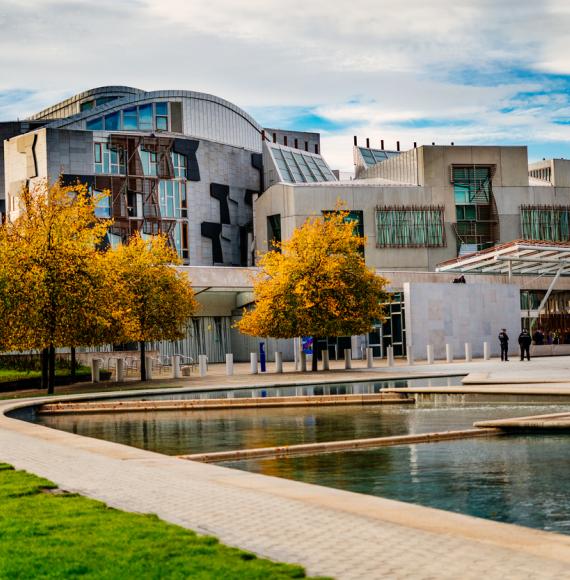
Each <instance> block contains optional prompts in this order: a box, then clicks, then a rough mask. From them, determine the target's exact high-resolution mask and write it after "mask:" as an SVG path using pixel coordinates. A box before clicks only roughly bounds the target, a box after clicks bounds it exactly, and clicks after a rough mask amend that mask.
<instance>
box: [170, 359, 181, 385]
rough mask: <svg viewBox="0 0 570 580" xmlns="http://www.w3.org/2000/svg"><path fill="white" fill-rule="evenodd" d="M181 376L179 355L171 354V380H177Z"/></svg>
mask: <svg viewBox="0 0 570 580" xmlns="http://www.w3.org/2000/svg"><path fill="white" fill-rule="evenodd" d="M180 376H181V373H180V355H179V354H173V355H172V378H173V379H179V378H180Z"/></svg>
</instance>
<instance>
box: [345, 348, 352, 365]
mask: <svg viewBox="0 0 570 580" xmlns="http://www.w3.org/2000/svg"><path fill="white" fill-rule="evenodd" d="M344 368H345V370H349V369H351V368H352V349H350V348H345V349H344Z"/></svg>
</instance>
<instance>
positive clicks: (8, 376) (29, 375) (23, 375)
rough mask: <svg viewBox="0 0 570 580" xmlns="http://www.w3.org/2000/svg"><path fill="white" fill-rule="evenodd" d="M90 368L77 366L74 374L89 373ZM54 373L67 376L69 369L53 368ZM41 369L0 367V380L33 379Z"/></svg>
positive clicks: (39, 374) (39, 373)
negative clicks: (23, 369)
mask: <svg viewBox="0 0 570 580" xmlns="http://www.w3.org/2000/svg"><path fill="white" fill-rule="evenodd" d="M90 372H91V369H90V368H89V367H84V366H80V367H78V369H77V371H76V374H78V375H79V374H89V373H90ZM55 374H56V375H57V376H58V377H67V376H69V374H70V372H69V369H58V368H56V369H55ZM41 375H42V372H41V371H32V370H29V371H21V370H16V369H2V368H0V382H6V381H17V380H18V379H33V378H37V377H41Z"/></svg>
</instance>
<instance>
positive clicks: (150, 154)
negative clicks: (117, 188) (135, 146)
mask: <svg viewBox="0 0 570 580" xmlns="http://www.w3.org/2000/svg"><path fill="white" fill-rule="evenodd" d="M139 154H140V158H141V163H142V168H143V173H144V175H149V176H156V175H158V164H157V155H156V153H155V152H154V151H147V150H146V149H139Z"/></svg>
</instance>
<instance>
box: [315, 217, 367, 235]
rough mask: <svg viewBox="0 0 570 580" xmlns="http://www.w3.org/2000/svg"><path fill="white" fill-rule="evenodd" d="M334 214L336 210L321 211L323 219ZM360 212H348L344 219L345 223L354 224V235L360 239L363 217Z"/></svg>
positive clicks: (362, 229) (362, 233) (362, 231)
mask: <svg viewBox="0 0 570 580" xmlns="http://www.w3.org/2000/svg"><path fill="white" fill-rule="evenodd" d="M333 213H336V210H323V216H325V218H326V217H327V215H330V214H333ZM363 215H364V214H363V212H362V210H351V211H348V214H347V216H346V217H345V218H344V222H345V223H353V224H354V234H355V235H357V236H359V237H360V238H363V237H364V217H363Z"/></svg>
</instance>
